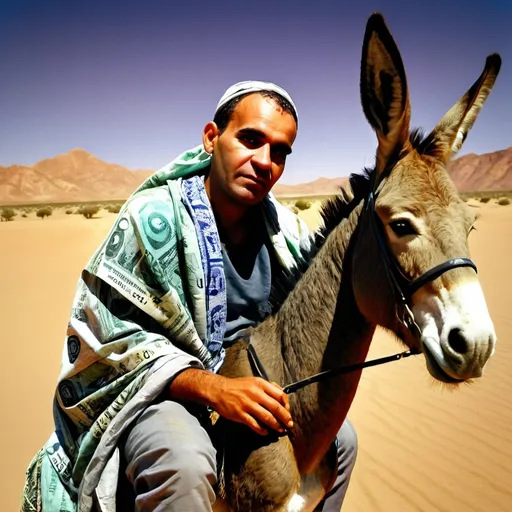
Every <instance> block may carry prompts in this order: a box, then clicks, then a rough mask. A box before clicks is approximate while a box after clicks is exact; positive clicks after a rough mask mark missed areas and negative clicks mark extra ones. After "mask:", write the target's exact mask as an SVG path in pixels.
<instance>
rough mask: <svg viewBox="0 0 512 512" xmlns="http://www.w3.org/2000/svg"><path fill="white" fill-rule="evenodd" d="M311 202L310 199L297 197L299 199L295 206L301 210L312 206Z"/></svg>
mask: <svg viewBox="0 0 512 512" xmlns="http://www.w3.org/2000/svg"><path fill="white" fill-rule="evenodd" d="M311 204H312V203H311V201H308V200H307V199H297V201H295V206H296V207H297V208H298V209H299V210H307V209H308V208H311Z"/></svg>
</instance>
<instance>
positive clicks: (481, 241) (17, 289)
mask: <svg viewBox="0 0 512 512" xmlns="http://www.w3.org/2000/svg"><path fill="white" fill-rule="evenodd" d="M475 205H479V203H475ZM478 207H479V208H480V211H481V217H480V219H479V221H478V224H477V229H478V231H477V232H475V233H473V234H472V235H471V239H470V240H471V247H472V253H473V257H474V259H475V261H476V263H477V265H478V267H479V275H480V279H481V282H482V284H483V287H484V291H485V293H486V296H487V300H488V306H489V308H490V311H491V314H492V317H493V320H494V322H495V326H496V330H497V333H498V337H499V341H498V345H497V350H496V354H495V356H494V357H493V358H492V360H491V361H490V363H489V365H488V368H487V371H486V374H485V376H484V378H483V379H481V381H480V382H476V383H475V384H474V385H471V386H464V387H462V388H460V389H458V390H457V391H455V392H450V391H448V390H447V389H445V388H442V387H441V386H439V385H433V381H432V379H431V378H430V377H429V376H428V374H427V371H426V369H425V365H424V362H423V359H422V356H418V357H417V358H416V359H413V358H409V359H407V360H403V361H399V362H394V363H390V364H388V365H384V366H381V367H376V368H370V369H367V370H365V373H364V375H363V378H362V382H361V386H360V389H359V392H358V395H357V397H356V400H355V403H354V405H353V408H352V410H351V412H350V417H351V419H352V420H353V422H354V424H355V426H356V428H357V431H358V434H359V443H360V448H359V459H358V463H357V465H356V469H355V473H354V476H353V480H352V483H351V486H350V488H349V492H348V495H347V499H346V502H345V506H344V508H343V510H344V511H347V512H363V511H364V512H373V511H375V512H377V511H385V512H395V511H400V512H409V511H411V512H412V511H443V512H458V511H461V512H462V511H482V512H484V511H485V512H498V511H510V510H512V485H511V484H512V429H511V428H510V425H511V424H512V407H511V406H510V405H509V400H510V396H511V392H512V373H511V372H510V370H509V369H510V367H511V366H512V347H511V346H510V345H509V344H508V338H509V337H510V335H511V334H512V312H511V311H510V310H509V308H508V304H507V303H508V292H509V290H510V289H511V288H512V274H511V272H510V269H509V266H508V262H509V261H510V256H509V251H510V249H511V244H512V205H511V206H498V205H495V204H491V203H489V204H487V205H485V206H483V205H479V206H478ZM301 215H303V216H304V218H305V219H306V220H307V221H308V223H309V224H310V225H315V224H316V223H317V222H318V213H317V211H316V210H315V209H311V210H307V211H306V212H303V213H301ZM99 217H100V218H98V219H92V220H86V219H85V218H83V217H81V216H76V215H70V216H67V215H65V213H64V212H63V211H58V210H57V211H55V213H54V215H53V216H52V217H51V218H49V219H45V220H40V219H36V218H35V215H34V214H33V213H32V214H30V215H29V217H28V218H26V219H22V218H20V217H19V216H18V217H17V218H16V220H15V221H14V222H4V223H1V224H0V241H1V247H2V252H1V259H0V261H1V264H0V289H1V291H2V294H1V299H0V307H1V309H0V311H1V314H0V318H1V325H2V335H3V345H2V346H3V356H4V368H3V371H2V373H1V381H0V382H1V392H0V397H1V405H2V409H3V410H4V411H6V415H5V416H4V418H3V425H2V434H3V435H2V436H1V441H0V442H1V446H0V453H2V454H3V455H4V462H3V464H2V469H1V470H0V471H1V474H0V481H1V482H2V492H1V498H0V504H1V507H0V510H2V511H4V510H5V511H11V510H12V511H15V510H18V505H19V499H20V493H21V489H22V485H23V478H24V471H25V469H26V467H27V465H28V463H29V461H30V459H31V457H32V456H33V455H34V454H35V452H36V451H37V450H38V449H39V448H40V446H41V445H42V444H43V443H44V442H45V441H46V439H47V437H48V435H49V433H50V431H51V430H52V426H53V422H52V414H51V406H52V398H53V391H54V386H55V382H56V379H57V375H58V372H59V364H60V357H61V352H62V347H63V341H64V334H65V330H66V323H67V318H68V314H69V312H70V307H71V300H72V297H73V294H74V289H75V284H76V281H77V278H78V276H79V273H80V271H81V269H82V267H83V265H84V264H85V263H86V262H87V259H88V258H89V257H90V255H91V254H92V252H93V251H94V249H95V248H96V247H97V245H98V243H99V242H100V241H101V240H102V238H103V237H104V236H105V235H106V233H107V232H108V230H109V229H110V226H111V224H112V222H113V220H114V218H115V216H114V215H113V214H109V213H106V212H103V211H102V212H101V213H100V214H99ZM397 349H398V345H397V344H396V343H395V342H394V341H393V340H391V339H390V338H389V337H388V336H386V335H384V334H383V333H379V334H378V335H377V336H376V339H375V341H374V344H373V346H372V349H371V354H370V356H371V357H375V356H379V355H384V354H388V353H392V352H395V351H397Z"/></svg>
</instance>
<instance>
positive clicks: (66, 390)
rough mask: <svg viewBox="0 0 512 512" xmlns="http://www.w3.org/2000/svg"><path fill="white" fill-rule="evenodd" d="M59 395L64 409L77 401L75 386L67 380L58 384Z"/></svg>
mask: <svg viewBox="0 0 512 512" xmlns="http://www.w3.org/2000/svg"><path fill="white" fill-rule="evenodd" d="M59 394H60V398H61V400H62V403H63V404H64V407H70V406H72V405H74V404H76V402H77V401H78V395H77V393H76V390H75V386H73V383H72V382H71V381H69V380H63V381H62V382H61V383H60V384H59Z"/></svg>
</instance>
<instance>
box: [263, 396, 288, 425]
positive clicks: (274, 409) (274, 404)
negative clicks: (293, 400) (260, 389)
mask: <svg viewBox="0 0 512 512" xmlns="http://www.w3.org/2000/svg"><path fill="white" fill-rule="evenodd" d="M258 402H259V403H260V404H261V405H262V406H263V407H264V408H266V409H267V410H268V411H269V412H270V413H271V414H272V416H274V418H275V419H276V420H277V421H278V422H280V423H281V427H283V426H284V427H286V428H292V427H293V420H292V416H291V414H290V411H289V410H288V409H286V407H284V406H283V405H282V404H281V403H280V402H278V401H277V400H276V399H274V398H273V397H272V396H269V395H267V394H262V396H261V398H260V399H259V400H258Z"/></svg>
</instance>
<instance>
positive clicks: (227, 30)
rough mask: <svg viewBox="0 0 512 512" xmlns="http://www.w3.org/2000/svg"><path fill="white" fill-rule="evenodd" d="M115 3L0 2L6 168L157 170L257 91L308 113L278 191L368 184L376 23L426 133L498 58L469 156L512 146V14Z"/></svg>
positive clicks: (319, 3) (504, 1) (493, 4)
mask: <svg viewBox="0 0 512 512" xmlns="http://www.w3.org/2000/svg"><path fill="white" fill-rule="evenodd" d="M106 4H108V6H106ZM112 4H114V2H105V1H102V2H98V1H95V0H93V1H89V2H80V3H79V2H70V1H69V0H68V1H60V0H59V1H53V0H47V1H44V2H40V1H38V2H36V1H27V0H8V1H7V2H5V1H4V2H2V3H1V6H0V165H10V164H24V165H31V164H33V163H35V162H37V161H38V160H41V159H43V158H48V157H52V156H55V155H56V154H59V153H64V152H67V151H69V150H71V149H73V148H76V147H81V148H84V149H86V150H87V151H89V152H91V153H93V154H94V155H96V156H97V157H99V158H101V159H103V160H106V161H108V162H114V163H119V164H121V165H125V166H127V167H129V168H132V169H135V168H144V169H158V168H160V167H161V166H163V165H164V164H166V163H167V162H169V161H170V160H172V159H173V158H174V157H175V156H177V155H178V154H179V153H181V152H182V151H184V150H185V149H188V148H190V147H193V146H195V145H197V144H199V143H200V142H201V131H202V128H203V126H204V124H205V123H206V122H207V121H209V120H210V119H211V118H212V116H213V111H214V108H215V105H216V104H217V102H218V100H219V98H220V97H221V95H222V94H223V93H224V91H225V89H226V88H227V87H229V86H230V85H232V84H233V83H234V82H237V81H239V80H247V79H260V80H269V81H273V82H276V83H277V84H279V85H281V86H283V87H284V88H285V89H287V90H288V92H289V93H290V94H291V96H292V98H293V99H294V101H295V103H296V105H297V107H298V109H299V119H300V126H299V135H298V137H297V140H296V142H295V145H294V151H293V155H292V156H291V157H290V158H289V160H288V164H287V170H286V172H285V174H284V176H283V178H282V180H281V182H282V183H299V182H304V181H311V180H313V179H316V178H318V177H320V176H327V177H335V176H346V175H348V174H349V173H350V172H357V171H359V170H360V169H361V168H362V167H363V166H364V165H371V164H372V163H373V159H374V152H375V146H376V139H375V136H374V134H373V132H372V130H371V128H370V127H369V125H368V124H367V122H366V120H365V118H364V116H363V113H362V110H361V106H360V100H359V65H360V58H361V44H362V39H363V34H364V28H365V23H366V20H367V18H368V16H369V15H370V14H371V12H373V11H375V10H379V11H381V12H382V13H383V14H384V16H385V18H386V21H387V23H388V26H389V27H390V29H391V31H392V33H393V35H394V37H395V39H396V41H397V44H398V46H399V48H400V51H401V52H402V57H403V59H404V63H405V68H406V72H407V76H408V83H409V88H410V94H411V102H412V123H413V125H415V126H416V125H419V126H422V127H424V128H425V129H429V130H430V129H431V128H433V126H434V125H435V124H436V123H437V121H438V120H439V119H440V118H441V116H442V115H443V114H444V113H445V112H446V111H447V110H448V109H449V108H450V107H451V106H452V105H453V103H455V102H456V101H457V100H458V99H459V97H460V96H461V95H462V94H463V93H464V92H465V91H466V90H467V89H468V88H469V86H470V85H471V84H472V83H473V82H474V80H476V78H477V77H478V75H479V74H480V72H481V70H482V68H483V65H484V62H485V58H486V56H487V55H488V54H489V53H492V52H498V53H500V54H501V56H502V58H503V66H502V70H501V73H500V76H499V77H498V80H497V82H496V86H495V89H494V90H493V92H492V93H491V95H490V97H489V99H488V101H487V102H486V104H485V105H484V107H483V109H482V112H481V114H480V116H479V118H478V120H477V122H476V123H475V126H474V128H473V129H472V131H471V132H470V134H469V136H468V139H467V140H466V142H465V144H464V146H463V149H462V151H461V153H460V154H461V155H462V154H466V153H469V152H475V153H485V152H489V151H495V150H499V149H504V148H507V147H509V146H512V100H511V96H510V94H511V93H512V2H511V1H510V0H501V1H498V0H487V1H479V2H474V1H471V0H467V1H465V2H464V3H463V4H462V3H461V2H460V1H459V0H457V1H455V0H441V1H440V0H430V1H429V2H428V4H427V3H425V2H423V3H419V2H418V3H417V6H413V5H412V4H416V2H407V3H405V2H390V1H388V2H384V1H378V0H376V1H373V2H371V1H367V0H360V1H357V2H341V1H336V2H334V1H332V0H315V1H314V2H304V3H299V2H290V1H289V0H272V1H266V0H258V2H241V1H239V0H236V1H226V0H217V1H215V2H214V1H210V2H205V1H202V0H201V1H194V0H190V1H189V2H175V1H169V0H165V1H161V0H158V1H155V0H153V1H151V2H133V1H124V2H116V4H117V5H118V7H116V6H112ZM185 4H187V5H186V6H185ZM292 5H293V6H292ZM461 5H463V7H460V6H461Z"/></svg>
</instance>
